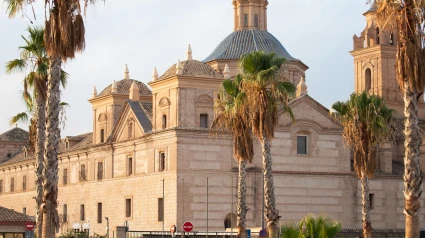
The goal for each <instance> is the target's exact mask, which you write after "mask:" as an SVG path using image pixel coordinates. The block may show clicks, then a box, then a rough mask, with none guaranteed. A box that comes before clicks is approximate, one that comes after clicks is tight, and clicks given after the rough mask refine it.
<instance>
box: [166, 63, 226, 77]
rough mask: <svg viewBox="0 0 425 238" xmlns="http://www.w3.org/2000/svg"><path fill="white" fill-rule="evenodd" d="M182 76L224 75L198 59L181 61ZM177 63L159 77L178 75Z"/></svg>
mask: <svg viewBox="0 0 425 238" xmlns="http://www.w3.org/2000/svg"><path fill="white" fill-rule="evenodd" d="M181 64H182V67H183V69H182V74H181V75H182V76H192V77H202V78H217V79H221V78H223V75H221V74H219V73H217V71H215V70H214V68H212V67H211V66H209V65H208V64H206V63H203V62H201V61H197V60H187V61H183V62H181ZM176 71H177V69H176V64H174V65H173V66H171V67H170V68H169V69H168V70H167V71H165V73H164V74H163V75H162V76H161V77H159V79H166V78H169V77H171V76H174V75H176Z"/></svg>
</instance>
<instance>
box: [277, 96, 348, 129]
mask: <svg viewBox="0 0 425 238" xmlns="http://www.w3.org/2000/svg"><path fill="white" fill-rule="evenodd" d="M289 105H290V107H291V109H292V112H293V114H294V117H295V124H296V125H297V126H299V127H305V128H308V127H309V128H313V129H315V130H317V131H324V130H332V131H335V130H341V129H342V127H341V125H340V124H339V123H338V122H337V121H336V120H335V119H334V118H333V117H332V116H331V115H330V114H329V110H328V109H327V108H325V107H324V106H323V105H321V104H320V103H319V102H317V101H316V100H314V99H313V98H311V97H310V96H308V95H304V96H302V97H300V98H297V99H294V100H293V101H291V102H290V104H289ZM291 125H293V123H292V120H291V119H290V118H289V116H288V115H281V116H280V118H279V126H281V127H290V126H291Z"/></svg>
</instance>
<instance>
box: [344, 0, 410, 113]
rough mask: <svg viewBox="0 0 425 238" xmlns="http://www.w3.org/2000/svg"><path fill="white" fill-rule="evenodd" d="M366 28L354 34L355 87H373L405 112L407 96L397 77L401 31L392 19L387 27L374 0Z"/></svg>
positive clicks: (356, 89)
mask: <svg viewBox="0 0 425 238" xmlns="http://www.w3.org/2000/svg"><path fill="white" fill-rule="evenodd" d="M363 15H364V16H365V17H366V28H365V29H364V31H363V32H362V33H361V34H360V36H357V35H354V37H353V43H354V50H353V51H351V52H350V53H351V55H352V56H353V57H354V91H355V92H362V91H364V90H367V91H369V93H371V94H372V93H373V94H376V95H379V96H381V97H382V98H383V99H384V100H385V103H386V104H387V106H388V107H390V108H392V109H395V110H397V112H398V113H397V116H398V117H401V116H403V106H404V104H403V97H402V94H401V91H400V89H399V86H398V83H397V80H396V72H395V65H396V51H397V40H398V37H397V31H396V28H395V27H393V22H391V21H389V22H387V23H384V24H386V25H385V28H384V29H383V28H382V26H381V22H379V21H378V20H377V17H376V6H375V3H373V4H372V5H371V7H370V9H369V10H367V11H366V12H365V13H364V14H363Z"/></svg>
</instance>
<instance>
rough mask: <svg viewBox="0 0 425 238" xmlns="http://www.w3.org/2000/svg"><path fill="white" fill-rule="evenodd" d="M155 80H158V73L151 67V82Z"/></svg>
mask: <svg viewBox="0 0 425 238" xmlns="http://www.w3.org/2000/svg"><path fill="white" fill-rule="evenodd" d="M157 79H158V71H156V67H153V72H152V80H153V81H155V80H157Z"/></svg>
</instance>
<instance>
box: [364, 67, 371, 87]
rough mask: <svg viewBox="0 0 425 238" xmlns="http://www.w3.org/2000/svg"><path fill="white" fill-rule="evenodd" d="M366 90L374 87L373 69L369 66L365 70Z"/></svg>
mask: <svg viewBox="0 0 425 238" xmlns="http://www.w3.org/2000/svg"><path fill="white" fill-rule="evenodd" d="M364 78H365V90H366V91H369V90H370V89H371V87H372V71H371V70H370V69H369V68H368V69H366V71H365V75H364Z"/></svg>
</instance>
